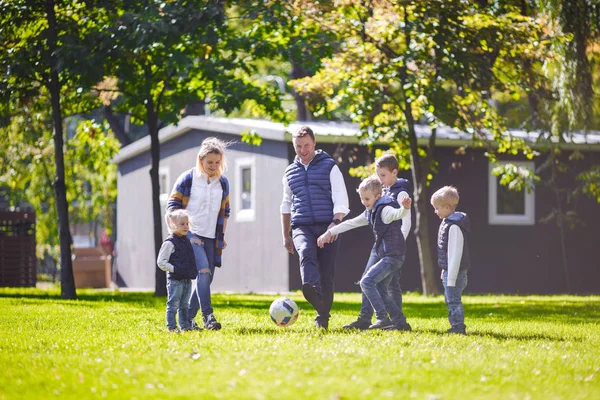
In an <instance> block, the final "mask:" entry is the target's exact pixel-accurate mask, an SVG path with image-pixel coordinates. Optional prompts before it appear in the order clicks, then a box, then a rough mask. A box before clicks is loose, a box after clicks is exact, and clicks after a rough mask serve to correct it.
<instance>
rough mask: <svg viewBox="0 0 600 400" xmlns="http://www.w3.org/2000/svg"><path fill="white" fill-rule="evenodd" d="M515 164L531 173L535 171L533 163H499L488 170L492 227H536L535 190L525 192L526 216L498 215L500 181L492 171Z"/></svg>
mask: <svg viewBox="0 0 600 400" xmlns="http://www.w3.org/2000/svg"><path fill="white" fill-rule="evenodd" d="M505 164H513V165H516V166H519V167H525V168H527V169H529V170H531V171H534V170H535V163H534V162H533V161H498V163H497V164H494V163H491V162H490V163H489V164H488V165H489V169H488V177H489V181H488V189H489V190H488V194H489V201H488V206H489V208H488V222H489V224H490V225H535V188H533V189H531V190H530V191H528V190H527V189H523V190H525V214H523V215H521V214H498V211H497V210H498V188H497V184H498V179H499V177H497V176H495V175H494V174H492V170H493V169H494V168H495V167H496V166H497V165H505Z"/></svg>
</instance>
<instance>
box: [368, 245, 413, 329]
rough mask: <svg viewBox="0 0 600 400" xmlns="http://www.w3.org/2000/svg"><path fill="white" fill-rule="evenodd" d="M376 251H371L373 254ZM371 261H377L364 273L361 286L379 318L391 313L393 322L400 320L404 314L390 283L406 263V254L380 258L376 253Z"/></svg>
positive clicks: (382, 318) (384, 317)
mask: <svg viewBox="0 0 600 400" xmlns="http://www.w3.org/2000/svg"><path fill="white" fill-rule="evenodd" d="M374 251H375V250H373V251H372V252H371V254H372V255H373V254H374ZM371 261H375V263H374V264H372V266H371V267H370V268H368V269H367V270H366V271H365V273H364V274H363V276H362V278H361V280H360V288H361V289H362V291H363V293H364V294H365V296H366V297H367V299H368V300H369V302H370V303H371V306H372V307H373V309H374V310H375V315H376V316H377V319H378V320H385V319H386V318H387V316H388V313H389V314H390V318H391V319H392V321H393V322H400V321H401V320H402V317H404V315H403V314H402V310H401V309H400V308H399V307H398V305H397V304H396V302H395V301H394V299H392V296H391V294H390V291H389V284H390V282H391V280H392V278H393V276H394V275H395V273H396V272H398V271H400V267H401V266H402V263H404V256H403V255H402V256H394V257H390V256H384V257H381V258H379V257H377V254H376V253H375V258H374V259H371V257H369V262H371ZM404 321H406V318H404Z"/></svg>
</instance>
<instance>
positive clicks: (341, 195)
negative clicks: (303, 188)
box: [280, 157, 350, 215]
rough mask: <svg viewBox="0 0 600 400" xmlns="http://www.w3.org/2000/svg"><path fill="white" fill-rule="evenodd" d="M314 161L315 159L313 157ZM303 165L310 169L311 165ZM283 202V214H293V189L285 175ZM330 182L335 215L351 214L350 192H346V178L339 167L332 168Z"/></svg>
mask: <svg viewBox="0 0 600 400" xmlns="http://www.w3.org/2000/svg"><path fill="white" fill-rule="evenodd" d="M313 160H314V157H313ZM311 162H312V160H310V162H309V163H308V165H305V164H304V163H303V164H302V165H303V166H304V169H308V166H309V165H310V163H311ZM282 181H283V200H282V201H281V207H280V210H281V213H282V214H291V212H292V196H293V193H292V189H290V185H289V184H288V181H287V179H286V177H285V174H283V180H282ZM329 181H330V182H331V200H332V201H333V214H334V215H335V214H338V213H341V214H344V215H348V213H349V212H350V208H349V204H350V203H349V201H348V192H347V191H346V184H345V183H344V176H343V175H342V171H340V168H339V167H338V166H337V165H334V166H333V168H331V172H330V173H329Z"/></svg>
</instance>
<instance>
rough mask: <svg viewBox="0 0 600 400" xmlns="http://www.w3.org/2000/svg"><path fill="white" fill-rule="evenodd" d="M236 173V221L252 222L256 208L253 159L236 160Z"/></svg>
mask: <svg viewBox="0 0 600 400" xmlns="http://www.w3.org/2000/svg"><path fill="white" fill-rule="evenodd" d="M236 172H237V173H236V185H235V186H236V191H235V196H236V200H235V207H236V209H237V211H236V213H235V216H236V221H254V218H255V211H254V210H255V207H256V179H255V175H256V173H255V168H254V159H252V158H246V159H238V160H236Z"/></svg>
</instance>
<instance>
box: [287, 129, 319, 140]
mask: <svg viewBox="0 0 600 400" xmlns="http://www.w3.org/2000/svg"><path fill="white" fill-rule="evenodd" d="M306 135H308V136H310V138H311V139H312V140H313V141H314V140H315V133H314V132H313V130H312V129H310V127H308V126H306V125H304V126H302V127H300V129H298V130H297V131H296V133H294V134H292V138H294V139H295V138H299V137H303V136H306Z"/></svg>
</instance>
